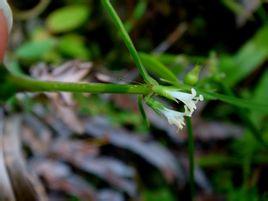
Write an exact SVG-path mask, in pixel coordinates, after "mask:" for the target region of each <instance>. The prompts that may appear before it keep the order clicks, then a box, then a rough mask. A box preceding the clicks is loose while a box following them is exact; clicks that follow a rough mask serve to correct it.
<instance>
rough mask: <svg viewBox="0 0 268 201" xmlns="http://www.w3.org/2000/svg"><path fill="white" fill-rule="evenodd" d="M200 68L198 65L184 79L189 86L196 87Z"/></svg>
mask: <svg viewBox="0 0 268 201" xmlns="http://www.w3.org/2000/svg"><path fill="white" fill-rule="evenodd" d="M200 70H201V68H200V66H199V65H197V66H195V67H194V69H192V70H191V71H190V72H189V73H188V74H187V75H186V76H185V78H184V82H185V83H186V84H189V85H192V86H193V85H196V83H197V82H198V80H199V73H200Z"/></svg>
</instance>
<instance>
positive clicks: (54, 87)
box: [6, 75, 151, 95]
mask: <svg viewBox="0 0 268 201" xmlns="http://www.w3.org/2000/svg"><path fill="white" fill-rule="evenodd" d="M6 79H7V80H8V82H9V83H11V84H13V85H14V86H15V87H16V88H17V90H18V91H20V92H24V91H28V92H78V93H93V94H94V93H121V94H141V95H146V94H149V93H151V87H150V86H149V85H123V84H102V83H72V82H57V81H41V80H35V79H32V78H30V77H27V76H18V75H8V76H7V78H6Z"/></svg>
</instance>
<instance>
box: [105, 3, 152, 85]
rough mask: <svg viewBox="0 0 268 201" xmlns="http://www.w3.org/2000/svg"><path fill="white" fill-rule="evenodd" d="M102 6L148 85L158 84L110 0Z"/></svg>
mask: <svg viewBox="0 0 268 201" xmlns="http://www.w3.org/2000/svg"><path fill="white" fill-rule="evenodd" d="M102 4H103V7H104V8H105V10H107V12H108V13H109V15H110V17H111V18H112V21H113V23H114V24H115V26H116V28H117V29H118V31H119V33H120V34H121V37H122V39H123V41H124V42H125V45H126V46H127V48H128V50H129V52H130V54H131V56H132V57H133V60H134V62H135V64H136V66H137V68H138V70H139V72H140V74H141V76H142V78H143V79H144V81H145V82H147V83H150V84H157V82H156V81H155V80H154V79H153V78H152V77H151V76H149V74H148V73H147V71H146V69H145V68H144V66H143V63H142V61H141V59H140V57H139V55H138V52H137V50H136V48H135V46H134V44H133V42H132V40H131V38H130V37H129V35H128V33H127V31H126V29H125V27H124V25H123V23H122V21H121V19H120V17H119V16H118V14H117V13H116V11H115V10H114V8H113V6H112V4H111V3H110V0H102Z"/></svg>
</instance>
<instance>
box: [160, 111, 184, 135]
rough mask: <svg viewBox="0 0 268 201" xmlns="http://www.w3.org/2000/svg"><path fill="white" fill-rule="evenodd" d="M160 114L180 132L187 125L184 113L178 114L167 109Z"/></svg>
mask: <svg viewBox="0 0 268 201" xmlns="http://www.w3.org/2000/svg"><path fill="white" fill-rule="evenodd" d="M160 112H161V113H162V114H163V115H164V116H165V117H166V118H167V120H168V123H169V124H173V125H175V126H176V127H177V128H178V130H179V129H182V128H183V126H184V125H185V122H184V116H185V115H184V113H182V112H177V111H175V110H170V109H168V108H165V107H164V108H163V109H162V110H161V111H160Z"/></svg>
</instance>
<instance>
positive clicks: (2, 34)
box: [0, 10, 8, 61]
mask: <svg viewBox="0 0 268 201" xmlns="http://www.w3.org/2000/svg"><path fill="white" fill-rule="evenodd" d="M7 41H8V28H7V23H6V19H5V16H4V14H3V12H2V11H1V10H0V61H3V58H4V55H5V51H6V48H7Z"/></svg>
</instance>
